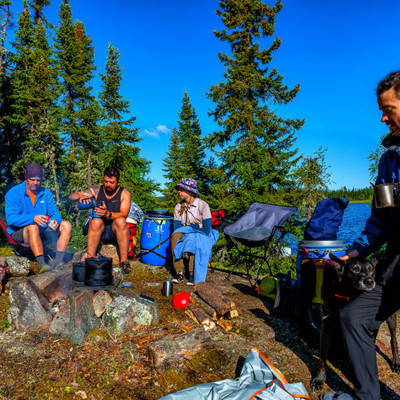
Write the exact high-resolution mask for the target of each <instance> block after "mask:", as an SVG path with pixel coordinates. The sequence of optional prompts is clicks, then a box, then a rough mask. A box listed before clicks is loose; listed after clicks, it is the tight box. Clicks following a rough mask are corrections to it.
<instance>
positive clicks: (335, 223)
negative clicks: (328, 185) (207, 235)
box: [304, 197, 349, 240]
mask: <svg viewBox="0 0 400 400" xmlns="http://www.w3.org/2000/svg"><path fill="white" fill-rule="evenodd" d="M348 204H349V200H347V199H340V198H338V197H328V198H327V199H324V200H321V201H319V202H318V204H317V206H316V207H315V210H314V213H313V215H312V216H311V218H310V220H309V221H308V222H307V225H306V227H305V229H304V239H305V240H336V239H337V233H338V231H339V228H340V225H341V223H342V222H343V213H344V210H345V209H346V207H347V205H348Z"/></svg>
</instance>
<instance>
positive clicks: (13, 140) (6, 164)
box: [0, 0, 21, 186]
mask: <svg viewBox="0 0 400 400" xmlns="http://www.w3.org/2000/svg"><path fill="white" fill-rule="evenodd" d="M10 6H11V1H10V0H0V29H1V34H0V131H1V134H0V148H1V149H2V151H1V153H0V177H1V178H0V186H1V185H3V184H10V182H11V181H12V172H11V168H12V166H13V165H14V163H15V162H16V160H17V157H18V156H19V154H20V152H21V149H20V141H19V140H18V137H16V135H14V132H13V130H12V129H11V125H10V123H9V121H8V119H9V116H10V114H11V113H12V111H11V101H12V99H11V95H12V89H11V63H12V60H11V52H10V51H9V50H7V48H6V39H7V34H8V32H9V29H10V28H12V20H11V12H10Z"/></svg>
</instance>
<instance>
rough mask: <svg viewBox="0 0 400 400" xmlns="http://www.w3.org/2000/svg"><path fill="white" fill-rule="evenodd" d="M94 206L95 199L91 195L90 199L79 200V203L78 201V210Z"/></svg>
mask: <svg viewBox="0 0 400 400" xmlns="http://www.w3.org/2000/svg"><path fill="white" fill-rule="evenodd" d="M95 206H96V205H95V200H94V198H93V197H92V198H90V199H82V200H79V203H78V208H79V209H80V210H88V209H89V208H94V207H95Z"/></svg>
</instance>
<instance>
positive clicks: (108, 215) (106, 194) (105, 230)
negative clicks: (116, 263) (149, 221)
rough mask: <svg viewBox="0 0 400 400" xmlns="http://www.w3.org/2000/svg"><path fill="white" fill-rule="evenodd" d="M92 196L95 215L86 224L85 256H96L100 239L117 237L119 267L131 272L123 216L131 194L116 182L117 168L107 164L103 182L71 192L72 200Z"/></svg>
mask: <svg viewBox="0 0 400 400" xmlns="http://www.w3.org/2000/svg"><path fill="white" fill-rule="evenodd" d="M93 198H94V199H95V200H96V204H97V207H95V209H94V211H95V216H96V217H95V218H93V219H92V220H91V222H90V225H89V231H88V235H87V253H88V257H95V256H96V251H97V247H98V245H99V243H100V240H101V241H102V242H103V243H107V242H112V241H115V240H116V241H117V244H118V248H119V256H120V267H121V269H122V271H123V272H124V273H129V272H130V264H129V262H128V248H129V228H128V223H127V222H126V218H127V216H128V213H129V209H130V206H131V195H130V193H129V191H128V190H126V189H124V188H122V187H121V186H120V185H119V171H118V169H117V168H115V167H107V168H106V169H105V171H104V181H103V185H101V186H96V187H90V188H88V189H86V190H84V191H81V192H75V193H72V194H71V195H70V196H69V199H70V200H71V201H81V202H85V201H90V199H93Z"/></svg>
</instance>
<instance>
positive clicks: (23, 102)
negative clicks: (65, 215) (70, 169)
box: [12, 3, 61, 201]
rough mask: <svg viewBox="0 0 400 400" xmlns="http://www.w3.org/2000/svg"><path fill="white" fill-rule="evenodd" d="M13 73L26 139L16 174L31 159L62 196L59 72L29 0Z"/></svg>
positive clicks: (16, 119) (17, 122)
mask: <svg viewBox="0 0 400 400" xmlns="http://www.w3.org/2000/svg"><path fill="white" fill-rule="evenodd" d="M18 28H19V29H18V31H17V34H16V41H15V43H14V46H15V55H14V59H15V71H14V74H13V95H12V97H13V99H14V103H13V107H14V113H13V114H12V121H13V123H14V126H15V130H16V132H21V135H22V136H23V138H24V140H23V143H22V153H21V154H20V155H19V159H18V161H17V162H16V163H15V165H14V166H13V171H14V174H15V176H16V177H19V176H21V175H22V173H23V171H24V167H25V164H26V163H27V162H36V163H39V164H41V165H43V167H44V168H45V170H46V172H47V177H48V178H49V179H50V180H51V182H50V187H51V188H52V190H54V191H55V194H56V199H57V201H59V200H60V195H59V183H58V176H57V174H58V169H59V159H60V155H61V140H60V137H59V134H58V118H57V106H56V101H57V74H56V70H55V66H54V59H53V57H52V53H53V51H52V48H51V47H50V45H49V43H48V40H47V36H46V32H45V28H44V24H43V22H42V20H41V19H40V18H39V20H38V21H37V24H36V26H34V25H33V22H32V21H31V18H30V12H29V9H28V7H27V3H25V4H24V9H23V11H22V13H21V16H20V19H19V21H18Z"/></svg>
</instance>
